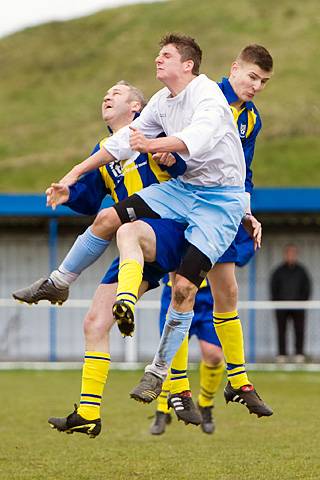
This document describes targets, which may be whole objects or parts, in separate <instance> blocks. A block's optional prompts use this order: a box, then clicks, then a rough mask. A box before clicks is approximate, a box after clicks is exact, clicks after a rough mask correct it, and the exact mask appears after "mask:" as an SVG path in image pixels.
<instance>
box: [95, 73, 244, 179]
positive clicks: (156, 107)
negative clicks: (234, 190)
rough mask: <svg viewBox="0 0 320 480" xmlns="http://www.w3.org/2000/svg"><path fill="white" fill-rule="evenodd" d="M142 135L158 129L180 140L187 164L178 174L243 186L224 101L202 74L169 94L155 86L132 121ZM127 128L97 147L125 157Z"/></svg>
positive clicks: (236, 145) (241, 163)
mask: <svg viewBox="0 0 320 480" xmlns="http://www.w3.org/2000/svg"><path fill="white" fill-rule="evenodd" d="M131 125H132V126H134V127H135V128H137V129H139V130H140V131H141V132H142V133H143V134H144V135H145V136H146V137H148V138H155V137H157V135H159V134H160V133H162V132H164V133H165V134H166V135H167V136H174V137H177V138H179V139H180V140H182V141H183V142H184V144H185V145H186V147H187V149H188V154H179V155H180V156H181V157H182V158H183V159H184V160H185V162H186V164H187V169H186V171H185V173H184V175H182V176H181V177H180V178H181V180H182V181H184V182H187V183H191V184H193V185H198V186H201V185H203V186H241V187H242V186H243V185H244V179H245V169H246V167H245V160H244V155H243V149H242V146H241V142H240V138H239V133H238V131H237V128H236V125H235V123H234V119H233V116H232V113H231V110H230V106H229V104H228V102H227V100H226V98H225V96H224V95H223V93H222V92H221V90H220V88H219V86H218V85H217V83H215V82H213V81H212V80H210V79H209V78H208V77H207V76H206V75H203V74H202V75H199V76H197V77H195V78H194V79H193V80H192V81H191V82H190V83H189V84H188V85H187V86H186V88H185V89H184V90H182V92H180V93H179V94H178V95H177V96H175V97H172V96H171V94H170V91H169V89H168V88H167V87H165V88H163V89H162V90H159V91H158V92H157V93H156V94H155V95H153V97H152V98H151V99H150V101H149V103H148V104H147V106H146V107H145V108H144V110H143V111H142V112H141V115H140V116H139V117H138V118H136V119H135V120H134V121H133V122H132V124H131ZM129 135H130V130H129V127H124V128H122V129H120V130H119V131H118V132H116V133H115V134H114V135H113V136H112V137H110V138H108V139H106V141H105V142H104V144H103V147H104V148H105V149H106V150H107V151H108V152H109V153H110V154H111V155H112V156H113V157H115V158H116V159H117V160H123V159H125V158H129V157H130V156H131V155H132V153H133V152H132V150H131V149H130V145H129Z"/></svg>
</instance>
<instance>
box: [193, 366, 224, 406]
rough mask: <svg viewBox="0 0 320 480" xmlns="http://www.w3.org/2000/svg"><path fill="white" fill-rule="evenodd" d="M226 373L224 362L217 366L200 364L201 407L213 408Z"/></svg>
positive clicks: (199, 396) (199, 399)
mask: <svg viewBox="0 0 320 480" xmlns="http://www.w3.org/2000/svg"><path fill="white" fill-rule="evenodd" d="M224 371H225V364H224V361H223V360H221V362H219V363H218V364H217V365H213V366H211V365H207V364H205V363H204V361H201V363H200V393H199V395H198V403H199V405H200V407H212V406H213V399H214V396H215V394H216V392H217V390H218V388H219V386H220V383H221V380H222V377H223V373H224Z"/></svg>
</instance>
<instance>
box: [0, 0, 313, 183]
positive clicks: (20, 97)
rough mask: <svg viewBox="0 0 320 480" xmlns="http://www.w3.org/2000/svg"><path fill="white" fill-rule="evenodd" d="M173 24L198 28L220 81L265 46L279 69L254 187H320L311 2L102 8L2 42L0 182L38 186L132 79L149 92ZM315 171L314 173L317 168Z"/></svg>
mask: <svg viewBox="0 0 320 480" xmlns="http://www.w3.org/2000/svg"><path fill="white" fill-rule="evenodd" d="M167 31H183V32H185V33H188V34H190V35H193V36H195V37H196V39H197V40H198V41H199V43H200V45H201V47H202V49H203V52H204V60H203V65H202V72H204V73H207V74H208V75H209V76H211V77H212V78H214V79H219V78H220V77H221V76H222V75H223V74H227V73H228V68H229V65H230V63H231V61H232V60H233V58H234V57H235V55H236V54H237V53H238V51H239V50H240V48H241V47H242V46H244V45H245V44H248V43H251V42H256V43H262V44H263V45H265V46H266V47H267V48H269V49H270V50H271V52H272V54H273V56H274V61H275V74H274V78H273V79H272V80H271V82H270V84H269V85H268V86H267V88H266V90H265V92H263V93H262V94H261V96H258V97H257V101H256V103H257V106H258V107H259V110H260V111H261V114H262V117H263V125H264V128H263V132H262V134H261V137H260V139H259V141H258V146H257V151H256V159H255V183H256V185H260V186H262V185H310V186H311V185H317V184H320V168H318V167H320V155H319V153H320V140H319V131H320V126H319V123H320V122H319V120H320V112H319V110H320V109H319V101H318V91H317V90H318V88H317V87H318V82H319V80H318V79H319V68H320V67H319V62H318V57H317V55H316V54H317V51H316V48H317V47H318V45H319V43H320V42H319V31H320V29H319V9H318V2H317V1H316V0H309V1H308V2H300V1H298V0H283V1H282V2H279V1H277V0H269V2H267V3H265V2H262V0H258V1H253V0H237V1H236V0H230V1H229V2H222V1H219V0H216V1H215V2H213V1H212V0H198V1H197V2H196V3H195V2H194V1H191V0H172V1H168V2H161V3H154V4H142V5H134V6H126V7H122V8H117V9H112V10H106V11H102V12H100V13H97V14H95V15H92V16H89V17H85V18H82V19H77V20H73V21H68V22H54V23H50V24H46V25H42V26H39V27H35V28H29V29H26V30H24V31H22V32H19V33H17V34H14V35H11V36H9V37H6V38H4V39H1V40H0V64H1V76H0V103H1V111H2V114H1V118H0V189H1V191H43V190H44V189H45V187H46V186H47V185H48V184H49V183H50V182H51V181H54V180H57V179H58V178H60V177H61V176H62V175H63V174H64V173H65V172H66V171H67V170H68V169H69V168H70V166H71V165H72V164H74V163H76V162H78V161H79V160H82V159H83V158H85V157H86V156H87V155H88V153H89V152H90V151H91V149H92V147H93V146H94V145H95V143H96V141H97V140H98V139H100V138H101V137H102V136H103V135H104V125H103V123H102V121H101V119H100V103H101V99H102V97H103V95H104V92H105V91H106V89H107V88H108V87H109V86H111V85H112V84H113V83H115V82H116V81H118V80H120V79H126V80H128V81H130V82H132V83H134V84H136V85H137V86H139V87H140V88H142V89H143V90H144V91H145V93H146V94H147V95H148V96H150V95H151V94H152V93H153V92H154V91H155V90H157V89H158V88H159V87H160V85H159V83H158V82H157V81H156V80H155V78H154V63H153V59H154V57H155V56H156V53H157V51H158V41H159V39H160V37H161V36H162V35H163V34H164V33H166V32H167ZM310 172H311V174H310Z"/></svg>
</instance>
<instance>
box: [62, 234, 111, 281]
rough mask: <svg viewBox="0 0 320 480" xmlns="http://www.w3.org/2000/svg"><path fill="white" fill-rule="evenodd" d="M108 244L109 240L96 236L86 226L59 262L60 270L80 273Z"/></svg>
mask: <svg viewBox="0 0 320 480" xmlns="http://www.w3.org/2000/svg"><path fill="white" fill-rule="evenodd" d="M109 244H110V240H104V239H103V238H99V237H96V236H95V235H94V234H93V233H92V232H91V227H88V228H87V230H86V231H85V232H84V233H83V234H82V235H79V236H78V238H77V240H76V241H75V242H74V244H73V246H72V247H71V250H69V252H68V254H67V256H66V257H65V259H64V260H63V262H62V264H61V267H62V270H66V271H68V272H72V273H77V274H80V273H81V272H82V271H83V270H85V269H86V268H87V267H89V266H90V265H92V264H93V263H94V262H95V261H96V260H97V259H98V258H99V257H100V256H101V255H102V254H103V252H104V251H105V250H106V249H107V248H108V246H109Z"/></svg>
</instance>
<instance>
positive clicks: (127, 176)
mask: <svg viewBox="0 0 320 480" xmlns="http://www.w3.org/2000/svg"><path fill="white" fill-rule="evenodd" d="M104 141H105V138H104V139H102V140H101V141H100V142H99V143H98V144H97V145H96V146H95V148H94V149H93V151H92V153H91V155H93V154H94V153H96V152H97V151H98V150H99V149H100V148H101V146H102V144H103V142H104ZM173 155H174V156H175V158H176V163H175V164H174V165H172V166H171V167H165V166H160V165H158V163H157V162H156V161H155V160H154V159H153V158H152V155H151V154H150V153H139V152H135V153H134V154H133V155H132V157H131V158H128V159H127V160H122V161H114V162H111V163H108V164H107V165H103V166H102V167H100V168H99V169H97V170H94V171H93V172H90V173H88V174H86V175H84V176H83V177H81V178H80V179H79V180H78V182H77V183H75V184H74V185H71V187H70V196H69V200H68V202H66V203H65V205H67V206H68V207H70V208H72V209H73V210H75V211H76V212H78V213H82V214H86V215H94V214H96V213H97V212H98V210H99V208H100V206H101V203H102V200H103V199H104V197H105V196H106V195H111V197H112V199H113V200H114V202H119V201H121V200H124V199H125V198H127V197H128V196H130V195H132V194H133V193H136V192H138V191H139V190H141V189H142V188H144V187H148V186H149V185H151V184H153V183H160V182H164V181H166V180H169V179H170V178H171V177H177V176H179V175H182V174H183V173H184V171H185V169H186V164H185V162H184V160H182V158H181V157H180V156H179V155H178V154H176V153H174V154H173Z"/></svg>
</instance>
